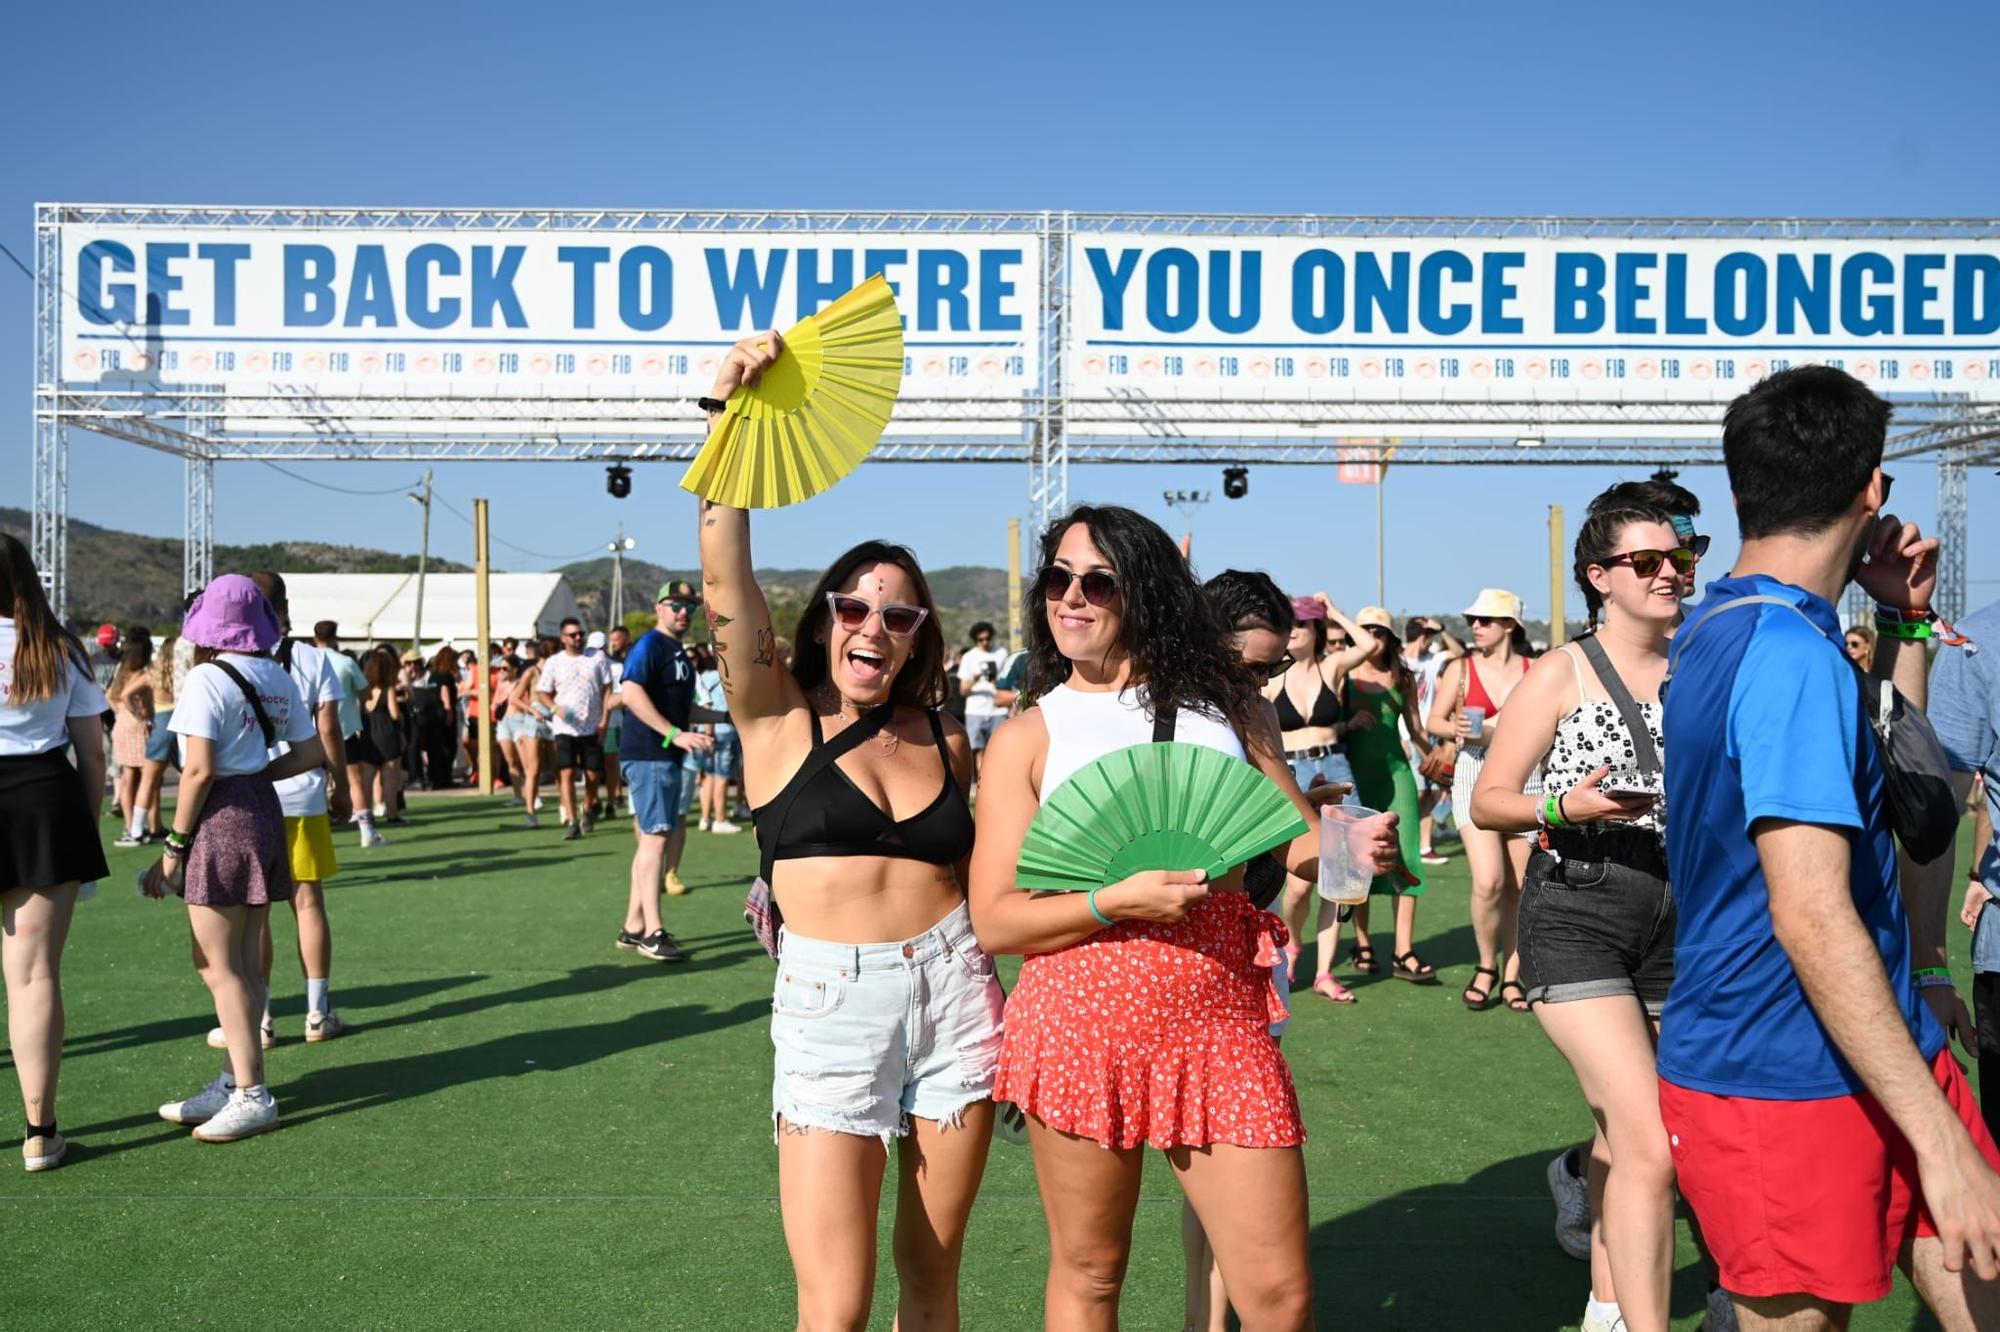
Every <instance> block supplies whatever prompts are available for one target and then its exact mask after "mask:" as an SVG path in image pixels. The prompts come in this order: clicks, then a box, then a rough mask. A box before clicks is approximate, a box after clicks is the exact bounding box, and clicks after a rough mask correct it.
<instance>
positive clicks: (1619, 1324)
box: [1577, 1300, 1625, 1332]
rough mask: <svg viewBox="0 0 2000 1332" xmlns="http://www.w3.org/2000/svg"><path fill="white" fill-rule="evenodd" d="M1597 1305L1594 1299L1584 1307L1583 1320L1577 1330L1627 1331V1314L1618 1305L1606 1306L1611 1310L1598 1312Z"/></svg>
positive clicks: (1597, 1331)
mask: <svg viewBox="0 0 2000 1332" xmlns="http://www.w3.org/2000/svg"><path fill="white" fill-rule="evenodd" d="M1595 1305H1596V1301H1595V1300H1593V1301H1591V1303H1590V1304H1586V1305H1585V1306H1584V1307H1583V1322H1582V1324H1581V1325H1580V1326H1579V1327H1578V1329H1577V1332H1625V1315H1624V1314H1623V1313H1622V1312H1620V1311H1619V1308H1618V1306H1617V1305H1615V1304H1612V1305H1606V1306H1604V1307H1605V1308H1608V1309H1609V1310H1610V1312H1609V1313H1602V1312H1598V1311H1597V1309H1596V1308H1594V1306H1595ZM1593 1315H1594V1316H1593Z"/></svg>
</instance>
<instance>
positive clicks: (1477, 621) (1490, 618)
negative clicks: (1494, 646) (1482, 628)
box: [1465, 615, 1501, 626]
mask: <svg viewBox="0 0 2000 1332" xmlns="http://www.w3.org/2000/svg"><path fill="white" fill-rule="evenodd" d="M1500 620H1501V617H1500V616H1498V615H1468V616H1466V617H1465V622H1466V623H1467V624H1470V625H1474V626H1477V625H1482V624H1498V623H1500Z"/></svg>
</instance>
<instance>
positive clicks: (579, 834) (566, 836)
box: [562, 823, 583, 842]
mask: <svg viewBox="0 0 2000 1332" xmlns="http://www.w3.org/2000/svg"><path fill="white" fill-rule="evenodd" d="M562 839H563V840H564V841H565V842H576V841H581V840H582V839H583V830H582V829H581V828H579V827H577V826H576V825H575V824H574V823H565V824H564V825H563V838H562Z"/></svg>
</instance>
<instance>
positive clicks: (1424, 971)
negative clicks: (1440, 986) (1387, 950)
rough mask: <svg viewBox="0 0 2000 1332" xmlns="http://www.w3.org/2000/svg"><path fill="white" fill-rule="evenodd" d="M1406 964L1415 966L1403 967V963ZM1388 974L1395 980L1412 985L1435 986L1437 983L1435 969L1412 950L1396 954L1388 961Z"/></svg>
mask: <svg viewBox="0 0 2000 1332" xmlns="http://www.w3.org/2000/svg"><path fill="white" fill-rule="evenodd" d="M1406 962H1414V963H1416V965H1415V966H1405V965H1404V963H1406ZM1389 974H1390V975H1392V976H1394V977H1395V978H1396V979H1397V980H1406V981H1409V982H1410V983H1411V984H1412V985H1436V984H1437V983H1438V974H1437V968H1436V967H1434V966H1432V965H1431V964H1430V963H1428V962H1426V961H1424V960H1423V959H1422V958H1420V957H1418V956H1417V951H1416V949H1414V948H1413V949H1411V950H1410V951H1409V952H1407V953H1397V954H1396V955H1395V956H1394V957H1392V958H1391V959H1390V967H1389Z"/></svg>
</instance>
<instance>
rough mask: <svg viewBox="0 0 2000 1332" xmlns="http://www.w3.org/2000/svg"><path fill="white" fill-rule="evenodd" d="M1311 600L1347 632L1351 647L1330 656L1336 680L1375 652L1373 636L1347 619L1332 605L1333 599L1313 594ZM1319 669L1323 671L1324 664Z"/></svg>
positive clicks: (1344, 612) (1342, 611) (1340, 610)
mask: <svg viewBox="0 0 2000 1332" xmlns="http://www.w3.org/2000/svg"><path fill="white" fill-rule="evenodd" d="M1313 600H1315V601H1317V602H1318V603H1319V604H1320V605H1322V606H1324V607H1326V614H1327V618H1328V619H1330V620H1332V621H1333V622H1334V623H1335V624H1337V625H1339V626H1340V627H1341V628H1342V629H1345V630H1346V631H1347V641H1348V643H1349V644H1351V646H1349V647H1345V648H1342V649H1341V650H1340V651H1338V652H1336V653H1334V654H1332V657H1333V671H1334V676H1335V678H1338V677H1340V676H1343V675H1345V674H1347V673H1348V672H1349V671H1351V670H1353V669H1354V668H1355V667H1356V666H1359V665H1360V664H1361V663H1362V662H1364V661H1366V660H1368V658H1369V656H1370V655H1371V654H1372V653H1373V652H1374V651H1375V635H1373V634H1371V633H1369V632H1368V631H1367V630H1366V629H1364V628H1362V627H1361V626H1360V625H1358V624H1356V623H1355V622H1354V621H1353V620H1351V619H1349V618H1348V617H1347V612H1346V611H1344V610H1342V609H1341V608H1340V607H1338V606H1336V605H1334V604H1333V598H1332V597H1330V596H1328V595H1327V594H1326V593H1324V592H1315V593H1313ZM1321 669H1325V667H1324V664H1322V666H1321Z"/></svg>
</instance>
